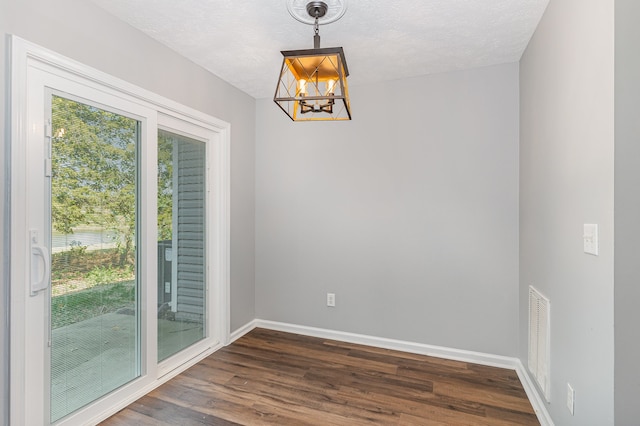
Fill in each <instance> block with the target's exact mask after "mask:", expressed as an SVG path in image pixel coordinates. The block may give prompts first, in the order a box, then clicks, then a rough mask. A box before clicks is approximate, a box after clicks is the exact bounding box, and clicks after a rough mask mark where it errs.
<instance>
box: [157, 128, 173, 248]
mask: <svg viewBox="0 0 640 426" xmlns="http://www.w3.org/2000/svg"><path fill="white" fill-rule="evenodd" d="M173 144H174V140H173V138H172V137H171V136H170V135H169V134H168V133H166V132H162V131H161V132H159V134H158V240H171V239H172V237H173V232H172V230H173Z"/></svg>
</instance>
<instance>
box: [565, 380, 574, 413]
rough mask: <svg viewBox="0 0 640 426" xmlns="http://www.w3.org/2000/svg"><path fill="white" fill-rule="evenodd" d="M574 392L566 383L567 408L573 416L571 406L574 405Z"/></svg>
mask: <svg viewBox="0 0 640 426" xmlns="http://www.w3.org/2000/svg"><path fill="white" fill-rule="evenodd" d="M575 398H576V392H575V391H574V390H573V388H572V387H571V385H570V384H569V383H567V408H568V409H569V411H570V412H571V415H572V416H573V406H574V404H575Z"/></svg>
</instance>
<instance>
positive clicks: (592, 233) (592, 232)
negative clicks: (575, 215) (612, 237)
mask: <svg viewBox="0 0 640 426" xmlns="http://www.w3.org/2000/svg"><path fill="white" fill-rule="evenodd" d="M583 239H584V252H585V253H587V254H592V255H594V256H597V255H598V225H596V224H587V223H585V224H584V232H583Z"/></svg>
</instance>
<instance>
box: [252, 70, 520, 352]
mask: <svg viewBox="0 0 640 426" xmlns="http://www.w3.org/2000/svg"><path fill="white" fill-rule="evenodd" d="M352 72H354V73H355V72H356V70H352ZM361 72H362V71H361ZM351 94H352V99H353V105H352V109H353V118H354V119H353V121H351V122H335V123H326V122H323V123H292V122H291V121H290V120H289V118H288V117H287V116H285V114H283V113H282V111H280V110H279V108H277V106H276V105H275V104H274V103H273V101H271V100H269V99H264V100H259V101H258V102H257V117H256V118H257V124H256V129H257V137H256V315H257V317H258V318H260V319H266V320H274V321H283V322H288V323H293V324H299V325H306V326H316V327H323V328H328V329H334V330H341V331H347V332H355V333H364V334H368V335H374V336H380V337H387V338H395V339H403V340H408V341H413V342H422V343H427V344H433V345H442V346H447V347H452V348H460V349H466V350H473V351H480V352H488V353H493V354H501V355H510V356H515V355H516V353H517V345H518V343H517V342H518V331H517V321H518V285H517V280H518V254H517V253H518V65H517V64H507V65H501V66H495V67H489V68H482V69H474V70H469V71H462V72H455V73H447V74H439V75H433V76H427V77H422V78H415V79H407V80H400V81H394V82H387V83H382V84H376V85H367V86H360V87H351ZM327 292H334V293H336V300H337V303H336V305H337V306H336V307H335V308H328V307H326V293H327Z"/></svg>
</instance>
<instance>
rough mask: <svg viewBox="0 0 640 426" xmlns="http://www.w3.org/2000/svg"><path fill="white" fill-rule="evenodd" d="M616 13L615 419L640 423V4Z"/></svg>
mask: <svg viewBox="0 0 640 426" xmlns="http://www.w3.org/2000/svg"><path fill="white" fill-rule="evenodd" d="M615 7H616V10H615V22H616V29H615V44H616V47H615V49H616V50H615V55H616V56H615V78H616V82H615V135H616V137H615V144H616V147H615V166H616V172H615V186H616V196H615V223H616V226H615V253H616V255H615V419H616V423H617V424H620V425H631V424H637V423H638V419H640V404H638V395H640V370H639V369H638V360H640V327H639V326H638V325H639V324H640V309H638V301H640V285H638V283H640V262H639V259H640V246H638V243H637V236H638V235H640V221H639V220H638V219H639V218H640V189H639V188H638V182H640V167H639V165H640V143H639V142H640V141H639V140H638V139H639V138H638V135H640V120H639V119H638V118H639V115H640V109H639V108H638V99H640V81H639V80H638V76H640V56H639V55H638V40H640V26H638V21H639V20H640V2H638V1H637V0H616V6H615Z"/></svg>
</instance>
